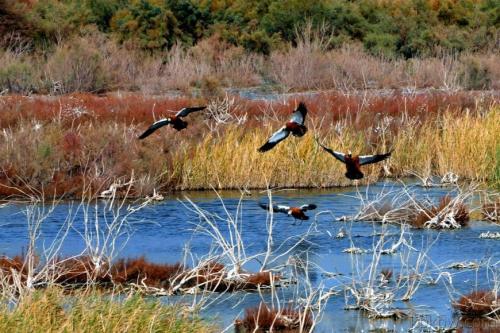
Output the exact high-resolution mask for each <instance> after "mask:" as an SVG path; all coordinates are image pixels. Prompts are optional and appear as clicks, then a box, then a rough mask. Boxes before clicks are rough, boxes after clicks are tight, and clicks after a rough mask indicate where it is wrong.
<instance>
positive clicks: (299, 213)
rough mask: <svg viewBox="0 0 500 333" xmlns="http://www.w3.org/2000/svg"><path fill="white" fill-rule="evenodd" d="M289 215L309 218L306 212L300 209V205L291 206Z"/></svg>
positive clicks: (304, 218)
mask: <svg viewBox="0 0 500 333" xmlns="http://www.w3.org/2000/svg"><path fill="white" fill-rule="evenodd" d="M288 214H289V215H292V216H293V217H294V218H296V219H297V220H303V221H305V220H309V216H307V215H306V214H304V211H303V210H302V209H300V207H291V208H290V210H289V211H288Z"/></svg>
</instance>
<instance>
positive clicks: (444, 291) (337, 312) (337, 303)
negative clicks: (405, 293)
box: [0, 180, 500, 332]
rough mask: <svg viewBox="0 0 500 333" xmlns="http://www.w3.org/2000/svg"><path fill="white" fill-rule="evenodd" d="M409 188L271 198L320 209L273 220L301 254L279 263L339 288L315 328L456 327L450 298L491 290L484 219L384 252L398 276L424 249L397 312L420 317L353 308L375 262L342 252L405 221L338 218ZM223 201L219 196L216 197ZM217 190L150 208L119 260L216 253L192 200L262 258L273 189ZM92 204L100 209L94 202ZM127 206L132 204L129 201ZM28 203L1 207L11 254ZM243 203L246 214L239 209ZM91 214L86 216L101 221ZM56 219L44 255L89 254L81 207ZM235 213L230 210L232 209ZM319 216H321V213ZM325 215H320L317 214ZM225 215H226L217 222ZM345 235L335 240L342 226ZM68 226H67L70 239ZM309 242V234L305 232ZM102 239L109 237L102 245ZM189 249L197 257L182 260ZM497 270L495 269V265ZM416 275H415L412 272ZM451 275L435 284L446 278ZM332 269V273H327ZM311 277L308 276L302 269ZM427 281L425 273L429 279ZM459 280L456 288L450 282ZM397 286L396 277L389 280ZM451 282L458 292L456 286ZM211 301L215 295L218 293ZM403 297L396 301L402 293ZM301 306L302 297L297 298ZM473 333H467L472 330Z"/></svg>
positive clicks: (231, 304)
mask: <svg viewBox="0 0 500 333" xmlns="http://www.w3.org/2000/svg"><path fill="white" fill-rule="evenodd" d="M407 186H409V188H410V189H411V190H412V191H414V192H415V193H416V195H417V196H422V197H428V198H430V199H432V200H435V201H437V200H438V199H439V198H440V197H442V196H444V195H445V194H447V193H450V192H452V194H453V191H454V189H453V188H429V189H426V188H422V187H418V186H416V185H415V184H414V182H412V181H411V180H410V181H409V182H408V183H407ZM402 189H403V188H402V185H401V183H398V182H388V181H386V182H379V183H376V184H372V185H370V186H368V187H366V186H359V187H346V188H341V189H325V190H281V191H274V192H273V196H272V199H273V202H274V203H282V204H287V205H302V204H306V203H315V204H316V205H318V208H317V209H316V210H315V211H311V212H308V213H310V214H309V215H311V216H312V218H311V219H310V220H309V221H304V222H302V223H294V222H295V221H294V220H293V219H292V218H291V217H289V216H287V215H285V214H274V231H273V246H272V249H273V251H274V252H275V253H274V257H276V256H277V255H279V253H283V252H285V251H288V250H289V249H290V248H291V247H292V246H293V249H292V250H291V251H290V253H289V254H287V256H284V257H283V258H281V259H280V260H281V261H280V260H278V261H277V263H276V266H278V265H279V264H285V262H286V261H287V260H290V258H295V259H297V258H302V259H307V260H308V261H309V262H310V264H309V265H308V267H307V268H306V270H307V274H308V277H309V280H310V281H311V284H312V287H313V288H325V289H330V288H334V289H332V290H337V291H338V294H337V295H334V296H331V297H330V299H329V301H328V303H327V304H326V308H325V310H324V312H323V316H322V319H321V322H320V323H319V325H318V326H317V328H316V329H315V332H361V331H365V332H368V331H384V330H386V331H398V332H406V331H407V330H408V328H410V327H412V326H414V325H415V323H416V322H417V321H418V320H419V319H423V320H425V321H426V322H427V323H429V324H431V325H433V326H441V327H450V326H457V320H458V319H457V318H458V317H457V315H456V314H454V312H453V308H452V307H451V298H453V297H457V296H458V295H459V294H460V293H466V292H470V291H472V290H473V289H479V288H492V287H493V283H494V282H493V281H492V279H493V274H492V273H493V272H492V270H498V266H497V265H495V263H496V262H498V261H499V260H500V251H499V249H500V240H489V239H480V238H479V235H480V234H481V233H482V232H486V231H500V228H499V227H498V225H494V224H491V223H487V222H484V221H478V220H473V221H471V223H470V225H469V226H468V227H465V228H462V229H459V230H454V231H450V230H445V231H436V230H415V229H410V230H407V231H406V235H405V239H406V240H407V241H409V242H411V244H409V245H411V247H412V248H413V250H409V247H405V249H403V247H400V249H399V250H398V251H396V252H395V253H394V254H392V255H384V256H382V257H381V262H380V264H379V265H378V268H377V271H380V269H382V268H388V269H391V270H393V271H394V278H393V279H394V280H395V279H397V276H398V274H399V272H400V271H401V274H403V271H405V272H410V270H411V269H412V268H414V267H412V266H413V265H415V261H416V257H417V256H418V255H419V254H423V253H426V254H427V257H426V258H427V259H426V260H425V267H420V268H418V270H417V271H418V272H423V273H424V274H423V278H422V283H421V285H420V287H419V288H418V290H417V291H416V293H415V295H414V297H413V298H412V299H411V300H410V301H407V302H402V301H397V300H396V301H395V302H394V303H393V306H394V307H396V308H399V309H402V310H404V311H406V312H409V313H411V314H412V316H410V317H409V318H408V319H400V320H393V319H370V318H369V317H368V316H367V315H366V314H365V313H362V312H360V311H357V310H346V304H352V298H351V299H349V298H346V297H345V295H348V293H347V294H346V293H345V292H344V287H345V286H346V285H352V280H353V279H355V280H360V281H362V280H363V279H364V280H367V279H368V273H369V272H368V269H367V268H368V267H369V265H370V263H371V262H372V260H373V254H372V253H370V252H368V253H365V254H356V255H354V254H348V253H344V252H343V250H344V249H346V248H349V247H353V246H354V247H358V248H361V249H367V250H370V249H372V248H373V247H374V245H375V244H376V243H377V241H378V240H379V239H380V234H381V233H383V234H384V239H385V241H386V242H387V243H386V245H385V246H384V247H390V246H391V245H392V244H394V243H396V242H397V241H398V239H400V231H401V228H400V226H398V225H382V224H379V223H374V222H366V221H354V222H341V221H338V220H337V219H336V218H338V217H341V216H349V215H353V214H355V213H356V212H357V211H358V208H359V206H360V200H359V196H361V197H363V198H368V199H369V198H373V197H375V196H377V195H380V193H388V192H390V191H393V192H394V193H397V192H398V190H402ZM218 195H219V196H220V197H218ZM218 195H217V194H216V193H215V192H182V193H177V194H174V195H171V196H168V197H166V198H165V200H164V201H161V202H157V203H154V204H150V205H148V206H146V207H145V208H143V209H142V210H139V211H137V212H135V213H133V214H131V215H130V217H129V219H128V223H127V224H126V226H124V228H123V230H122V231H123V234H122V236H121V237H120V239H119V242H118V243H117V248H116V250H117V251H119V252H117V253H118V257H137V256H145V257H146V258H147V259H149V260H151V261H153V262H159V263H174V262H178V261H182V260H188V262H189V261H191V260H194V261H196V258H199V257H203V256H204V255H206V254H207V253H208V252H209V251H210V250H211V249H212V250H213V246H212V245H213V242H212V239H211V238H210V237H209V236H207V235H206V234H203V233H202V232H200V231H201V229H200V226H203V225H204V221H203V219H201V218H200V216H199V214H198V213H196V212H195V211H193V206H192V205H191V203H190V202H188V200H187V198H189V199H190V200H191V201H192V202H193V203H195V204H196V205H197V206H198V207H199V208H200V209H202V210H204V211H205V212H208V213H210V214H212V215H210V216H211V218H215V221H218V222H217V223H218V224H220V230H221V231H222V233H223V235H224V237H226V238H227V239H229V234H228V232H227V230H226V229H225V226H227V224H226V223H225V222H224V219H225V218H226V217H227V213H229V214H231V215H232V216H233V217H237V218H238V221H239V222H241V234H242V239H243V243H244V244H245V248H246V255H247V256H251V255H253V254H257V253H263V252H265V251H266V249H267V242H266V241H267V238H268V236H267V228H266V220H267V214H268V213H267V212H266V211H265V210H263V209H262V208H260V207H259V205H258V203H259V202H268V200H269V199H268V197H267V194H266V193H265V192H261V191H251V192H250V193H246V194H245V195H242V194H241V193H240V192H239V191H222V192H219V193H218ZM92 205H94V204H92ZM96 205H97V211H98V213H97V214H98V217H100V219H101V221H103V219H104V218H105V217H107V218H108V219H109V218H111V213H110V212H109V211H108V212H106V211H102V210H103V208H104V202H98V203H96ZM127 205H129V203H127ZM27 207H28V206H27V205H25V204H15V203H11V204H7V205H3V206H2V207H1V208H0V254H4V255H8V256H13V255H18V254H20V253H22V252H23V251H25V249H26V246H27V244H28V232H27V230H28V219H27V216H26V209H27ZM238 207H239V208H240V209H239V210H238ZM94 208H95V207H93V208H92V209H91V214H89V216H87V218H88V219H89V218H90V219H92V218H94V217H95V215H92V214H95V213H92V212H93V209H94ZM46 209H47V210H46V211H45V212H47V213H49V214H48V215H47V216H46V218H45V219H44V221H43V223H42V225H41V232H40V236H39V237H38V239H37V247H38V251H43V249H44V248H48V247H49V246H50V245H51V244H52V243H53V240H54V239H57V238H58V237H59V238H61V237H62V238H64V241H63V242H62V245H61V250H60V255H61V256H70V255H76V254H78V253H80V252H81V251H82V250H83V249H84V248H85V243H84V241H83V239H82V234H84V233H85V228H84V220H85V214H84V211H83V208H82V207H81V206H79V204H78V203H71V202H61V203H59V204H58V205H57V206H56V207H54V209H53V211H51V212H49V211H48V209H49V207H46ZM226 210H227V211H226ZM318 213H319V214H318ZM315 214H317V215H315ZM68 215H70V216H72V218H71V219H70V220H72V224H71V227H70V228H69V229H65V228H64V227H65V226H67V223H68V219H67V217H68ZM215 216H218V217H220V218H221V219H218V218H216V217H215ZM341 228H342V229H343V230H345V231H346V233H347V235H348V236H347V237H344V238H337V237H336V235H337V233H338V232H339V230H340V229H341ZM61 230H67V235H64V236H63V235H62V234H61ZM306 234H307V236H305V237H304V235H306ZM101 241H102V240H101ZM186 249H189V253H190V255H189V258H188V259H186V258H185V257H184V253H186ZM406 255H408V258H409V259H408V263H409V265H410V267H406V268H405V267H402V265H403V264H402V259H401V257H402V256H406ZM470 261H472V262H476V263H479V264H480V267H481V268H478V269H461V270H456V269H451V268H449V269H448V268H446V267H448V266H449V265H450V264H452V263H456V262H470ZM488 265H489V269H486V268H484V267H487V266H488ZM244 268H245V269H247V270H249V271H255V270H258V269H259V263H258V262H257V261H250V262H249V263H248V264H247V265H246V266H245V267H244ZM408 269H410V270H408ZM443 271H447V272H449V273H450V274H449V275H448V274H445V275H442V276H441V278H440V279H439V280H438V282H437V283H431V281H433V280H436V279H437V278H438V276H439V273H440V272H441V273H442V272H443ZM326 272H328V273H326ZM303 274H305V273H303ZM424 275H425V276H424ZM450 282H451V284H450ZM394 283H396V282H395V281H392V282H390V283H389V285H388V288H390V286H391V284H394ZM451 286H452V287H451ZM296 288H297V287H296V286H294V285H290V286H288V287H283V288H281V289H279V291H278V294H279V295H280V296H281V297H282V298H283V299H286V300H290V301H291V300H294V297H296V296H295V295H296V294H294V292H295V289H296ZM216 296H217V295H213V296H212V297H216ZM261 297H263V299H264V300H265V301H267V302H270V299H269V298H270V294H266V293H264V294H263V295H259V294H258V293H255V292H254V293H252V292H236V293H233V294H225V295H223V296H222V297H220V298H219V299H217V300H216V301H215V302H214V303H213V304H211V305H210V306H208V307H207V308H206V309H205V310H203V316H204V317H206V318H208V319H209V320H213V321H214V322H216V323H217V324H218V325H219V326H220V327H228V326H229V325H231V323H232V322H233V321H234V320H235V319H236V318H238V317H241V316H242V315H243V313H244V309H245V308H247V307H251V306H256V305H258V304H259V302H260V301H261ZM396 298H397V297H396ZM162 300H163V301H165V302H189V301H190V299H189V296H183V297H178V296H175V297H163V298H162ZM294 301H296V299H295V300H294ZM229 331H232V329H229ZM466 331H467V330H466Z"/></svg>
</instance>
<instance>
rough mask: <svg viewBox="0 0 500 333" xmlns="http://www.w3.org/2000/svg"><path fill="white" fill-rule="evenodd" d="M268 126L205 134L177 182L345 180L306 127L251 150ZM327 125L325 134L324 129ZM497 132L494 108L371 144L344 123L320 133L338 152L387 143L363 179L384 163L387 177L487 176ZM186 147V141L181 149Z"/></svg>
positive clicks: (312, 183)
mask: <svg viewBox="0 0 500 333" xmlns="http://www.w3.org/2000/svg"><path fill="white" fill-rule="evenodd" d="M273 129H274V128H271V127H268V128H266V129H265V130H264V131H263V130H262V129H241V128H231V129H228V130H227V131H226V132H225V134H224V135H223V137H222V138H220V137H216V136H214V135H208V136H207V137H206V138H205V140H204V141H202V142H201V143H199V144H197V145H196V146H195V147H193V149H194V153H193V154H192V155H189V156H187V155H183V156H179V157H180V158H183V157H184V160H183V161H182V162H180V164H181V165H182V168H181V169H182V177H181V179H180V186H179V187H180V188H181V189H196V188H209V187H210V186H214V187H216V188H219V189H222V188H242V187H257V188H263V187H266V184H268V183H269V184H270V185H271V186H281V187H328V186H343V185H349V184H351V182H350V181H349V180H348V179H346V178H345V177H344V173H345V169H344V166H343V165H342V164H341V163H339V162H337V161H336V160H335V159H333V158H332V157H331V156H330V155H328V154H326V153H324V152H323V151H321V150H320V149H318V145H317V144H316V143H315V141H314V133H313V132H312V131H310V133H308V134H307V135H306V136H304V137H303V138H300V139H299V138H295V137H290V138H288V139H287V140H286V141H284V142H282V143H280V144H279V145H278V146H277V147H276V148H274V149H273V150H272V151H270V152H268V153H265V154H260V153H258V152H257V151H256V148H257V147H259V145H261V144H262V143H263V142H265V140H266V139H267V137H268V136H269V135H270V134H271V133H272V131H273ZM331 132H332V131H327V132H326V133H331ZM499 132H500V112H499V109H498V108H496V109H492V110H491V111H490V112H489V113H487V114H486V115H484V116H471V115H467V114H466V115H461V116H458V117H457V116H455V115H453V114H451V113H447V114H444V115H443V116H442V117H440V119H438V120H436V121H428V122H426V123H425V124H423V125H422V126H420V127H412V126H407V127H405V128H403V129H400V131H399V132H398V133H397V134H396V135H395V136H393V137H390V138H388V139H387V140H386V141H387V142H385V143H383V142H382V144H380V145H379V147H378V148H377V149H375V148H371V147H370V145H369V144H368V143H367V141H368V139H369V133H368V131H364V132H357V133H356V132H354V131H352V130H345V131H344V132H343V133H342V136H341V137H339V136H337V135H335V134H326V136H325V137H324V138H323V142H324V143H325V144H326V145H328V146H330V147H332V148H333V149H336V150H340V151H344V152H345V151H347V150H349V149H350V150H352V151H353V152H354V153H356V152H358V153H374V152H379V153H380V152H384V151H386V150H388V149H390V148H391V147H392V148H393V149H394V152H393V154H392V157H391V158H390V159H389V160H388V161H387V162H383V163H380V164H376V165H372V166H366V167H364V168H363V171H364V173H365V177H366V178H365V180H364V181H363V182H369V181H374V180H376V179H377V178H378V176H379V174H380V172H381V166H382V165H383V164H384V163H385V164H387V166H388V168H389V169H390V170H391V173H392V176H396V177H399V176H405V175H409V174H410V171H411V172H416V173H418V174H423V175H428V174H431V173H435V174H440V175H443V174H445V173H447V172H449V171H451V172H454V173H456V174H457V175H459V177H460V178H461V179H469V180H476V181H487V180H492V179H494V174H493V171H494V170H495V166H496V165H497V164H498V161H497V159H496V150H497V149H498V148H497V147H498V145H499V137H498V133H499ZM188 149H189V148H188Z"/></svg>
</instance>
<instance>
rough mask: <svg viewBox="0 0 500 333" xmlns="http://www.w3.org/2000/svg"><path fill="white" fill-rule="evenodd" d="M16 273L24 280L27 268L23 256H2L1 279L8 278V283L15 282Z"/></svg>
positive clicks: (0, 264) (0, 258) (0, 262)
mask: <svg viewBox="0 0 500 333" xmlns="http://www.w3.org/2000/svg"><path fill="white" fill-rule="evenodd" d="M14 274H17V275H19V277H20V278H21V280H24V279H25V277H26V274H27V268H26V266H25V264H24V258H23V257H22V256H15V257H14V258H8V257H0V279H4V278H6V279H7V280H6V282H7V283H9V284H10V283H13V282H14V276H13V275H14Z"/></svg>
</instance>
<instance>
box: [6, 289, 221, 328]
mask: <svg viewBox="0 0 500 333" xmlns="http://www.w3.org/2000/svg"><path fill="white" fill-rule="evenodd" d="M0 331H1V332H40V333H41V332H43V333H45V332H89V333H90V332H117V333H118V332H169V333H174V332H175V333H187V332H193V333H194V332H202V333H204V332H216V331H217V330H216V328H215V327H214V326H213V325H211V324H208V323H204V322H202V321H201V320H200V319H199V318H198V317H196V316H194V315H191V314H188V313H187V312H186V311H184V310H183V309H182V308H181V307H180V306H175V305H168V306H166V305H162V304H161V303H160V302H159V301H157V300H154V301H153V300H147V299H145V298H143V297H140V296H138V295H131V296H130V295H129V296H127V297H125V299H123V298H120V297H118V296H116V295H115V296H113V295H108V294H104V293H102V292H99V291H77V292H75V293H73V294H71V295H68V294H65V292H64V291H63V290H62V289H59V288H50V289H44V290H39V291H36V292H34V293H32V294H29V295H28V296H25V297H23V298H21V299H20V301H19V303H18V304H17V305H16V306H14V307H13V308H12V307H9V306H7V305H6V304H4V303H3V304H2V305H1V306H0Z"/></svg>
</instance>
